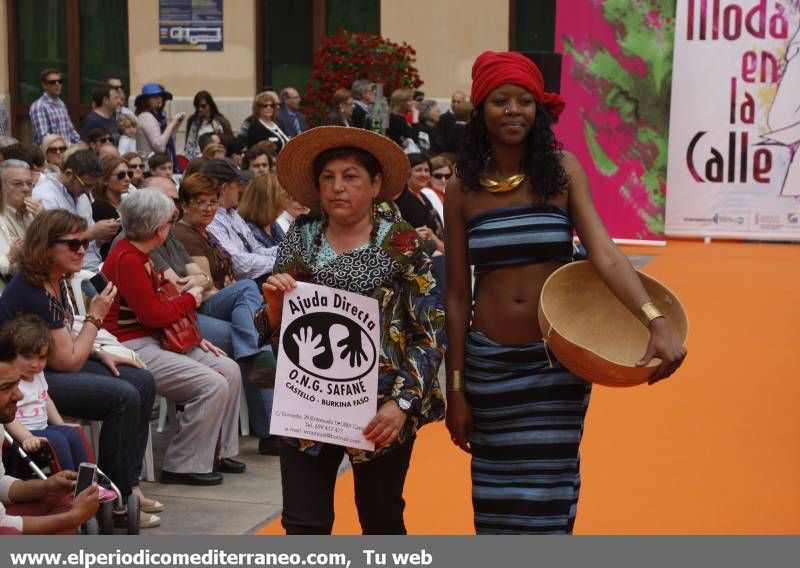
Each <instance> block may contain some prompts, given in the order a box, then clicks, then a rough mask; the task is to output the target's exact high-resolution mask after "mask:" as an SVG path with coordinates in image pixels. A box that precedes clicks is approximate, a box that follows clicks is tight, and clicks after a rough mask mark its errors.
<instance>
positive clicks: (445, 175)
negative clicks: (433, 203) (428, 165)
mask: <svg viewBox="0 0 800 568" xmlns="http://www.w3.org/2000/svg"><path fill="white" fill-rule="evenodd" d="M431 176H432V177H434V178H436V179H444V180H448V179H450V178H451V177H453V174H431Z"/></svg>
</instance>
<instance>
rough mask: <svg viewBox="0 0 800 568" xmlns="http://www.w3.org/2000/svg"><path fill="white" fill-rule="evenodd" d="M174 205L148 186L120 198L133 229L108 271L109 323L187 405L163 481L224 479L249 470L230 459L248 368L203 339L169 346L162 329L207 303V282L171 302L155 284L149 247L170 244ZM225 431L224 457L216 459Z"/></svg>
mask: <svg viewBox="0 0 800 568" xmlns="http://www.w3.org/2000/svg"><path fill="white" fill-rule="evenodd" d="M173 208H174V205H173V203H172V201H170V199H169V198H168V197H167V196H165V195H164V194H162V193H161V192H160V191H157V190H152V189H142V190H139V191H137V192H135V193H134V194H133V195H131V196H130V197H128V198H127V199H125V201H123V202H122V203H121V204H120V207H119V212H120V215H121V217H122V227H123V229H124V230H125V234H126V237H125V238H124V239H122V240H121V241H120V242H119V243H117V245H116V246H115V247H114V248H113V249H112V250H111V252H110V253H109V255H108V258H107V259H106V261H105V264H104V265H103V273H104V274H105V275H106V277H107V278H108V279H109V280H111V281H112V282H114V283H115V284H116V285H117V289H118V290H119V294H118V295H117V296H116V298H115V299H114V303H113V304H112V306H111V309H110V310H109V312H108V315H107V318H106V321H107V326H108V330H109V331H110V332H111V333H113V334H114V335H115V336H116V337H117V339H119V340H120V341H121V342H122V343H123V345H125V346H126V347H128V348H130V349H133V350H134V351H136V353H137V354H138V355H139V357H141V358H142V360H143V361H144V362H145V364H146V365H147V368H148V370H150V372H152V373H153V376H154V377H155V383H156V392H157V393H158V394H160V395H162V396H165V397H167V398H168V399H170V400H174V401H175V402H177V403H180V404H182V405H183V412H182V413H181V414H180V415H179V418H178V421H179V428H178V433H177V434H176V435H175V436H174V437H173V438H172V441H171V442H170V444H169V447H168V448H167V452H166V455H165V456H164V464H163V468H162V471H161V483H184V484H188V485H217V484H220V483H222V473H242V472H243V471H244V469H245V465H244V464H243V463H240V462H238V461H236V460H233V459H231V458H232V457H233V456H235V455H237V454H238V453H239V439H238V422H239V395H240V389H241V375H240V372H239V366H238V365H237V364H236V363H235V362H234V361H232V360H231V359H229V358H228V357H227V356H226V355H225V353H224V352H223V351H222V350H220V349H218V348H217V347H215V346H214V345H212V344H211V343H210V342H209V341H207V340H205V339H204V340H203V341H202V343H201V344H200V345H199V346H198V347H193V348H191V349H189V350H188V351H187V352H186V353H185V354H181V353H174V352H172V351H166V350H164V349H162V348H161V342H160V340H159V339H158V336H159V335H160V331H159V330H161V329H163V328H165V327H167V326H170V325H171V324H173V323H175V322H177V321H179V320H180V319H181V318H183V317H184V316H186V315H188V314H190V313H191V312H193V311H194V310H195V308H196V307H197V306H198V305H200V300H201V297H202V288H200V287H199V286H194V287H191V288H188V289H187V290H185V291H184V292H183V293H181V294H180V295H179V296H178V297H177V298H175V299H173V300H171V301H169V302H165V301H162V300H161V299H159V297H158V294H157V292H156V288H157V285H158V276H157V275H156V274H155V270H154V268H153V262H152V261H151V260H150V256H149V253H150V252H151V251H152V250H153V249H154V248H156V247H158V246H161V245H162V244H164V241H165V240H166V238H167V234H168V233H169V230H170V226H171V224H170V220H171V218H172V211H173ZM218 437H219V438H220V442H221V445H220V455H221V459H220V460H218V461H216V462H215V459H214V456H215V446H216V444H217V438H218Z"/></svg>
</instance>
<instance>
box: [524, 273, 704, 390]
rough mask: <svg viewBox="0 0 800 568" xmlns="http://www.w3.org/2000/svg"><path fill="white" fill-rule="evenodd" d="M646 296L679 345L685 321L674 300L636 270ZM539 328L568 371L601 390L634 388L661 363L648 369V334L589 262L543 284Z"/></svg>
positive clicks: (683, 340) (686, 325)
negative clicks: (645, 357)
mask: <svg viewBox="0 0 800 568" xmlns="http://www.w3.org/2000/svg"><path fill="white" fill-rule="evenodd" d="M638 274H639V278H640V279H641V281H642V285H643V286H644V288H645V290H646V291H647V294H648V295H649V296H650V299H651V300H652V302H653V303H654V304H655V305H656V307H657V308H658V309H659V310H661V313H663V314H664V315H665V316H666V317H667V321H668V322H669V325H670V327H672V330H673V332H675V334H676V335H677V336H678V338H679V339H680V341H681V343H686V336H687V335H688V331H689V322H688V320H687V317H686V312H685V311H684V309H683V306H682V305H681V303H680V301H679V300H678V298H677V297H676V296H675V294H673V293H672V292H671V291H670V290H669V288H667V287H666V286H664V285H663V284H661V283H660V282H659V281H658V280H656V279H654V278H652V277H650V276H647V275H646V274H643V273H642V272H639V273H638ZM539 327H540V329H541V330H542V334H543V336H544V341H545V345H546V346H547V348H548V349H549V350H550V351H551V352H552V353H554V354H555V356H556V357H557V358H558V360H559V361H560V362H561V363H562V364H563V365H564V366H565V367H566V368H567V369H569V370H570V371H572V372H573V373H575V374H576V375H578V376H579V377H582V378H584V379H586V380H587V381H592V382H594V383H598V384H601V385H605V386H611V387H628V386H633V385H638V384H641V383H644V382H647V380H648V379H649V378H650V377H651V376H653V373H655V371H656V369H657V368H658V366H659V365H660V364H661V361H660V359H653V360H652V361H650V364H648V365H647V366H646V367H637V366H636V362H637V361H639V360H640V359H641V358H642V356H643V355H644V353H645V351H646V349H647V344H648V342H649V340H650V331H649V329H648V328H647V327H645V326H644V324H642V322H641V321H639V319H638V318H637V317H636V316H634V315H633V314H632V313H631V312H630V310H628V308H626V307H625V306H624V305H623V304H622V302H620V301H619V299H618V298H617V297H616V296H615V295H614V294H613V293H612V292H611V290H610V289H609V288H608V286H606V284H605V283H604V282H603V281H602V280H601V279H600V277H599V276H598V275H597V273H596V272H595V270H594V268H593V267H592V265H591V263H589V262H587V261H581V262H573V263H570V264H567V265H565V266H562V267H561V268H559V269H558V270H556V271H555V272H553V274H551V275H550V277H549V278H548V279H547V281H546V282H545V283H544V286H543V287H542V295H541V298H540V299H539Z"/></svg>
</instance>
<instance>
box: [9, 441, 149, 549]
mask: <svg viewBox="0 0 800 568" xmlns="http://www.w3.org/2000/svg"><path fill="white" fill-rule="evenodd" d="M3 434H4V435H5V441H6V442H7V443H8V445H9V446H10V448H11V451H12V452H16V453H17V455H18V456H19V458H20V459H21V460H22V461H23V462H25V464H27V466H28V467H29V468H30V470H31V471H32V472H33V473H34V475H36V477H38V478H39V479H41V480H45V479H47V476H46V475H45V473H44V472H43V471H42V469H41V468H40V467H39V466H38V465H36V463H35V462H34V461H33V460H32V459H31V457H30V456H29V455H28V454H27V453H26V452H25V450H23V449H22V446H21V445H20V443H19V442H17V441H16V440H15V439H14V438H13V436H11V434H9V433H8V432H6V431H4V432H3ZM47 447H48V448H49V445H48V446H47ZM90 453H91V452H90ZM50 454H51V458H52V460H53V461H52V463H51V466H50V469H51V471H59V470H60V467H59V464H58V458H57V457H56V455H55V453H54V452H53V451H52V450H50ZM97 475H98V482H99V484H100V485H101V486H103V487H106V488H108V489H110V490H111V491H113V492H114V493H115V494H116V499H113V500H107V501H101V502H100V507H99V508H98V510H97V515H96V516H95V518H93V519H89V521H87V522H86V523H85V524H84V525H83V526H82V527H81V530H80V532H81V533H82V534H114V517H115V512H114V508H115V505H116V508H117V509H119V510H124V511H125V516H124V518H121V516H120V515H119V514H117V515H116V516H117V517H118V518H119V520H120V521H124V522H125V524H126V526H127V531H128V534H129V535H137V534H139V508H140V504H139V496H138V495H135V494H133V493H131V494H130V495H128V498H127V500H125V502H123V499H122V493H120V491H119V488H118V487H117V486H116V485H115V484H114V482H113V481H111V479H109V478H108V476H107V475H106V474H105V473H103V472H102V471H101V470H100V468H97Z"/></svg>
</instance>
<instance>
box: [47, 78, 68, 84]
mask: <svg viewBox="0 0 800 568" xmlns="http://www.w3.org/2000/svg"><path fill="white" fill-rule="evenodd" d="M63 82H64V81H62V80H61V79H50V80H49V81H45V83H46V84H48V85H60V84H61V83H63Z"/></svg>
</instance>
